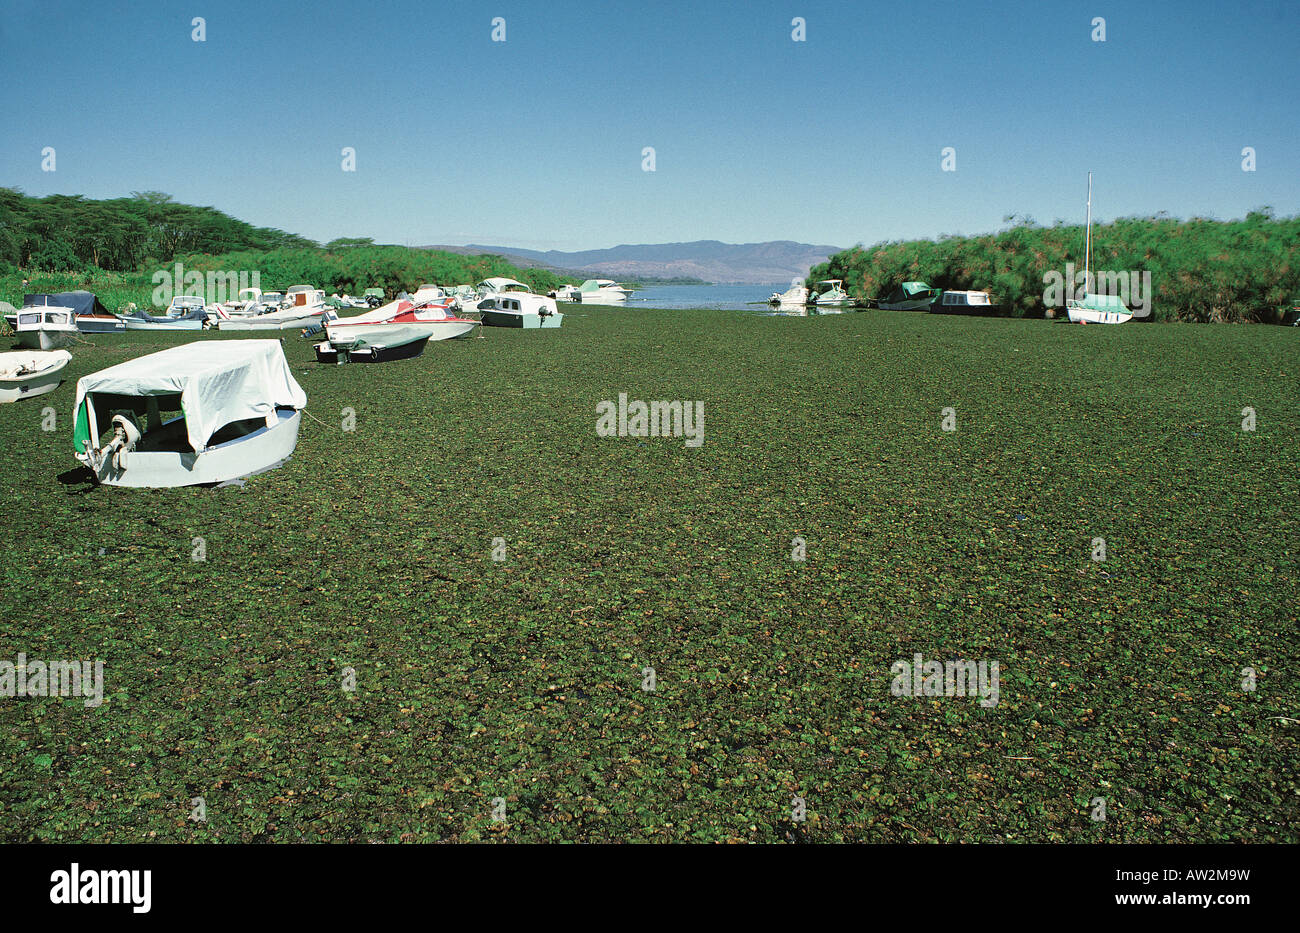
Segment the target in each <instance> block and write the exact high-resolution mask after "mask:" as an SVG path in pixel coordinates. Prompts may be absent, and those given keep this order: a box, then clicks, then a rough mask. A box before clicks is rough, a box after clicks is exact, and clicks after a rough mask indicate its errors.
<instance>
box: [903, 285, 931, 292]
mask: <svg viewBox="0 0 1300 933" xmlns="http://www.w3.org/2000/svg"><path fill="white" fill-rule="evenodd" d="M929 290H930V286H929V285H926V284H925V283H924V282H904V283H903V291H904V292H905V293H906V294H908V295H915V294H917V293H918V292H928V291H929Z"/></svg>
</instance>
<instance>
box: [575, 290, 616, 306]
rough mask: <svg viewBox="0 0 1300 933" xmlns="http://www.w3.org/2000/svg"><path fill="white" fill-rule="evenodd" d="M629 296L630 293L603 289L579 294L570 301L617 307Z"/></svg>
mask: <svg viewBox="0 0 1300 933" xmlns="http://www.w3.org/2000/svg"><path fill="white" fill-rule="evenodd" d="M628 294H629V293H628V292H623V291H614V290H612V289H608V288H602V289H600V290H599V291H594V292H578V293H577V296H576V297H574V298H571V299H569V300H571V301H576V302H578V303H579V304H585V305H617V304H622V303H623V302H625V301H627V298H628Z"/></svg>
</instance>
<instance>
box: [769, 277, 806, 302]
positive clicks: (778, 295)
mask: <svg viewBox="0 0 1300 933" xmlns="http://www.w3.org/2000/svg"><path fill="white" fill-rule="evenodd" d="M767 303H768V304H770V305H771V306H772V307H774V308H802V307H803V306H804V305H806V304H807V303H808V287H807V286H806V285H804V284H803V283H801V282H794V283H793V284H791V286H790V287H789V288H787V289H786V290H785V291H783V292H773V293H772V297H771V298H769V299H767Z"/></svg>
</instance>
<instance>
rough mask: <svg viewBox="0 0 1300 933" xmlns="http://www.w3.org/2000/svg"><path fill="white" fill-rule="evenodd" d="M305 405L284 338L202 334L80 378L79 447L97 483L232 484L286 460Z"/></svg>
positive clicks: (76, 447) (79, 455) (76, 409)
mask: <svg viewBox="0 0 1300 933" xmlns="http://www.w3.org/2000/svg"><path fill="white" fill-rule="evenodd" d="M306 405H307V396H306V394H305V393H304V392H303V391H302V388H301V387H300V386H299V385H298V383H297V382H296V381H295V380H294V378H293V374H292V373H291V372H290V370H289V364H288V363H287V362H286V361H285V358H284V351H283V350H282V349H281V347H280V342H279V341H278V340H218V341H196V342H193V343H187V344H184V345H182V346H179V347H172V348H171V349H168V350H163V351H161V352H158V353H150V354H148V355H147V356H142V357H138V358H137V359H134V360H128V361H127V362H125V363H119V364H117V365H116V366H110V367H109V368H108V369H104V370H101V371H99V372H97V373H92V374H90V375H89V376H83V377H82V378H81V379H80V380H78V382H77V398H76V403H75V405H74V406H73V447H74V450H75V453H76V457H77V459H78V460H80V461H81V462H82V463H83V464H85V465H86V466H87V467H89V468H90V470H91V473H92V475H93V478H94V480H95V482H97V483H105V484H109V485H115V486H137V487H170V486H192V485H197V484H207V483H221V482H227V481H229V480H235V479H241V478H243V477H246V476H251V475H253V474H255V473H261V472H263V471H265V470H269V469H272V468H274V467H276V466H279V465H280V464H281V463H283V462H284V461H285V460H287V459H288V458H289V456H290V454H292V453H293V450H294V448H295V447H296V446H297V443H298V426H299V423H300V421H301V418H302V409H303V408H305V407H306ZM164 412H167V413H178V414H176V415H175V416H174V417H165V416H164V414H163V413H164Z"/></svg>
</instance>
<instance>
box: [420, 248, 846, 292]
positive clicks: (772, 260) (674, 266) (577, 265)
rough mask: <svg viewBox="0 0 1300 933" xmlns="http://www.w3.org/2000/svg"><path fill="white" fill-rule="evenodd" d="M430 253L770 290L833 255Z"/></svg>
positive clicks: (747, 251) (735, 251)
mask: <svg viewBox="0 0 1300 933" xmlns="http://www.w3.org/2000/svg"><path fill="white" fill-rule="evenodd" d="M428 248H430V249H440V250H447V251H449V252H464V253H494V254H497V255H500V256H504V257H506V258H508V259H511V260H513V261H515V262H516V263H517V264H520V265H524V264H527V265H545V266H549V267H552V268H555V269H562V270H574V271H579V272H586V273H591V274H593V275H596V274H600V275H607V276H609V277H611V278H617V277H619V276H641V277H655V278H675V277H681V278H695V279H702V280H704V281H706V282H716V283H719V284H738V285H750V284H770V283H773V282H784V281H786V280H788V279H792V278H796V277H798V278H802V277H803V276H805V275H807V273H808V270H809V269H810V268H811V267H812V266H814V265H816V264H817V263H821V262H825V261H826V259H827V258H828V257H829V256H831V255H832V254H834V253H836V252H838V251H839V249H838V247H834V246H817V245H813V244H810V243H795V242H793V241H791V240H772V241H769V242H766V243H722V242H719V241H718V240H695V241H693V242H690V243H642V244H623V245H620V246H613V247H610V248H608V249H591V250H580V251H576V252H565V251H562V250H530V249H522V248H520V247H513V246H489V245H485V244H479V243H472V244H470V245H468V246H433V247H428Z"/></svg>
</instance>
